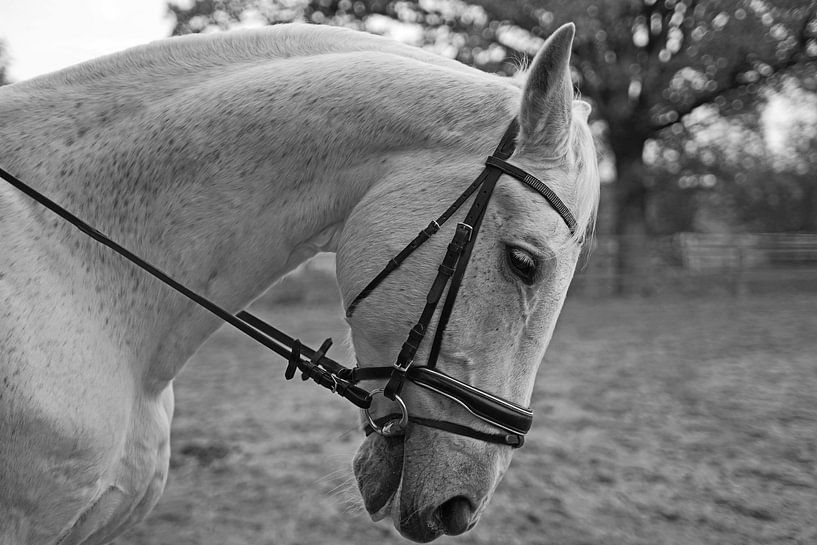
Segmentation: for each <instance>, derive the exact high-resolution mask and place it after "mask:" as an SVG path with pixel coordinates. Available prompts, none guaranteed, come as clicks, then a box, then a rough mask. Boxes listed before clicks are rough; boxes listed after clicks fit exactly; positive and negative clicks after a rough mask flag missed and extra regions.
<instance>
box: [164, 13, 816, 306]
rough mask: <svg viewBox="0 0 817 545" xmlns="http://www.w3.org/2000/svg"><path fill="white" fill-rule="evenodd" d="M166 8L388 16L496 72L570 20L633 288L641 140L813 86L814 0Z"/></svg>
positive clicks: (638, 260)
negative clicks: (787, 81) (704, 114)
mask: <svg viewBox="0 0 817 545" xmlns="http://www.w3.org/2000/svg"><path fill="white" fill-rule="evenodd" d="M170 9H171V11H172V12H173V13H174V15H175V16H176V18H177V25H176V28H175V29H174V33H186V32H198V31H201V30H203V29H204V28H206V27H207V26H209V25H216V26H219V27H222V28H223V27H226V26H229V25H230V24H233V23H235V22H238V21H241V20H243V19H245V18H247V17H248V16H252V17H255V18H256V19H260V20H264V21H266V22H279V21H282V20H292V19H295V18H302V19H306V20H308V21H313V22H321V23H322V22H326V23H331V24H339V25H344V26H353V27H356V28H367V27H371V23H373V22H375V23H376V22H377V21H378V19H377V18H378V17H379V18H382V17H389V18H391V19H393V20H396V21H400V22H402V23H403V24H411V25H419V26H420V27H421V28H422V32H421V33H419V35H418V37H417V38H416V41H417V42H418V45H425V46H426V47H430V48H435V49H437V50H438V51H440V52H442V53H444V54H449V55H450V56H455V57H457V58H458V59H460V60H461V61H463V62H466V63H469V64H473V65H476V66H478V67H480V68H483V69H486V70H493V71H504V72H512V71H513V69H514V63H513V61H508V60H507V58H508V57H517V58H520V57H521V58H523V59H524V58H525V57H527V56H529V55H531V54H533V53H535V52H536V50H537V49H538V47H539V45H540V44H541V43H542V40H543V38H544V37H545V36H547V35H548V34H549V33H550V32H551V31H552V30H553V29H555V28H556V27H557V26H558V25H560V24H562V23H564V22H566V21H573V22H575V23H576V26H577V36H576V40H575V42H574V50H573V53H574V55H573V68H574V74H575V77H576V80H577V84H578V86H579V88H580V89H581V92H582V94H583V96H584V97H585V98H587V99H589V100H591V101H592V102H593V103H594V106H595V118H596V119H598V120H601V121H603V122H604V125H605V126H606V128H607V130H606V132H607V140H608V145H609V148H610V149H611V151H612V154H613V159H614V161H615V166H616V174H617V179H616V182H615V183H614V184H613V188H614V191H613V194H614V199H613V200H614V201H615V202H614V203H613V204H614V206H615V216H614V217H615V222H614V223H615V225H614V226H613V231H614V233H615V234H617V235H620V239H619V240H620V246H619V255H618V267H619V271H618V272H619V274H618V277H619V278H620V279H621V284H620V285H619V286H618V288H619V291H622V292H628V291H634V290H638V289H640V286H638V285H636V284H634V283H631V280H630V279H638V278H643V275H638V274H630V273H632V272H636V271H634V269H640V268H643V267H644V266H645V263H644V262H643V260H644V256H646V249H645V248H646V245H645V244H646V240H645V238H646V235H647V233H648V226H647V221H646V217H647V216H646V213H647V202H648V197H649V194H650V192H651V186H650V184H649V183H648V182H649V177H648V175H647V173H646V170H645V165H644V160H643V154H644V147H645V145H646V144H647V143H648V142H649V141H651V140H661V139H662V138H663V137H664V135H665V134H667V133H669V134H673V132H676V133H677V132H682V131H683V127H682V126H681V125H680V122H681V121H683V119H684V118H685V117H687V116H688V115H690V114H691V113H692V112H694V111H695V110H696V109H698V108H700V107H702V106H706V105H708V106H710V107H711V108H712V109H713V111H715V112H717V113H718V114H719V115H724V116H728V115H731V114H732V113H734V112H742V111H745V110H746V109H747V108H749V107H751V106H753V105H755V104H756V102H757V101H758V100H762V94H760V93H759V92H758V91H759V90H761V89H762V88H764V86H767V85H773V84H774V83H776V82H777V81H778V80H779V78H780V77H781V76H782V75H784V74H786V75H793V76H795V77H797V78H799V79H800V80H801V81H802V83H803V85H804V86H806V87H810V88H814V87H815V86H817V80H815V76H814V75H813V72H814V66H815V64H817V63H816V62H815V61H817V16H816V15H815V13H816V12H817V0H790V1H787V2H772V1H770V0H707V1H702V0H469V1H468V2H464V1H461V0H418V1H416V2H405V1H393V0H356V1H352V0H267V1H263V0H196V1H195V2H194V3H193V5H192V6H191V7H189V8H180V7H178V6H173V5H171V6H170ZM809 70H811V72H809Z"/></svg>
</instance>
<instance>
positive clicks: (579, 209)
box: [570, 108, 601, 242]
mask: <svg viewBox="0 0 817 545" xmlns="http://www.w3.org/2000/svg"><path fill="white" fill-rule="evenodd" d="M570 154H571V155H572V159H573V163H574V165H575V169H576V191H575V195H576V208H575V210H574V213H575V215H576V231H575V233H574V234H573V240H574V241H577V242H578V241H581V240H582V239H583V238H584V237H585V236H589V235H591V234H592V233H593V230H594V228H595V223H596V214H597V212H598V206H599V194H600V189H601V188H600V186H599V169H598V161H597V157H596V147H595V145H594V142H593V135H592V133H591V132H590V127H589V126H588V124H587V121H586V120H585V119H584V116H583V114H579V113H577V112H576V108H574V111H573V123H571V129H570Z"/></svg>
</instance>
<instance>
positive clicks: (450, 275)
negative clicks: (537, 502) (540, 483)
mask: <svg viewBox="0 0 817 545" xmlns="http://www.w3.org/2000/svg"><path fill="white" fill-rule="evenodd" d="M518 131H519V127H518V124H517V122H516V120H515V119H514V120H513V121H512V122H511V124H510V126H509V127H508V129H507V130H506V131H505V134H504V135H503V137H502V140H501V141H500V143H499V146H497V148H496V150H495V151H494V153H493V154H492V155H491V156H489V157H488V159H487V160H486V162H485V168H484V170H483V171H482V173H481V174H480V175H479V176H478V177H477V179H476V180H474V182H473V183H472V184H471V185H469V186H468V187H467V188H466V189H465V191H464V192H463V193H462V194H461V195H460V196H459V197H457V199H456V200H455V201H454V202H453V203H452V204H451V206H449V207H448V208H447V209H446V210H445V212H443V214H442V215H441V216H440V217H439V218H437V219H436V220H434V221H432V222H431V223H429V224H428V226H427V227H426V228H425V229H423V230H422V231H420V233H419V234H418V235H417V236H416V237H415V238H414V240H412V241H411V242H410V243H409V244H408V245H407V246H406V247H405V248H403V250H401V251H400V252H399V253H398V254H397V255H396V256H395V257H393V258H392V259H391V260H389V262H388V264H387V265H386V266H385V267H384V268H383V270H382V271H380V273H378V274H377V276H375V278H374V279H372V281H371V282H369V283H368V284H367V285H366V287H364V288H363V290H362V291H361V292H360V294H359V295H358V296H357V297H355V299H354V300H353V301H352V302H351V304H350V305H349V307H348V308H347V309H346V316H347V317H350V316H352V313H353V312H354V311H355V309H356V308H357V306H358V305H359V304H360V302H361V301H363V300H364V299H365V298H366V297H367V296H368V295H369V294H371V292H372V291H373V290H374V289H375V288H377V286H378V285H379V284H380V283H381V282H382V281H383V280H384V279H385V278H386V277H388V276H389V274H391V273H392V272H393V271H394V270H395V269H397V268H398V267H399V266H400V264H401V263H402V262H403V261H405V259H406V258H407V257H408V256H409V255H411V253H412V252H414V251H415V250H416V249H417V248H419V247H420V246H421V245H422V244H423V243H425V242H426V241H427V240H428V239H429V238H431V236H433V235H434V234H435V233H436V232H437V231H439V229H440V226H442V225H443V224H444V223H445V222H446V221H447V220H448V219H449V218H450V217H451V216H452V215H453V214H454V212H456V211H457V210H458V209H459V208H460V207H461V206H462V205H463V204H464V203H465V201H466V200H468V198H469V197H470V196H471V195H473V194H474V193H475V192H476V196H475V197H474V201H473V203H472V204H471V208H470V209H469V211H468V213H467V214H466V216H465V219H464V220H463V221H462V222H460V223H458V224H457V227H456V231H455V233H454V237H453V239H452V240H451V242H450V243H449V245H448V249H447V251H446V253H445V255H444V257H443V260H442V263H441V264H440V266H439V268H438V272H437V276H436V278H435V279H434V281H433V282H432V284H431V288H430V289H429V291H428V295H427V296H426V305H425V307H424V308H423V311H422V313H421V314H420V318H419V319H418V321H417V323H416V324H415V325H414V327H412V328H411V330H410V331H409V334H408V337H407V339H406V341H405V342H404V343H403V346H402V348H401V350H400V353H399V354H398V356H397V359H396V361H395V363H394V365H391V366H387V367H359V366H357V367H353V368H348V367H345V366H343V365H341V364H339V363H338V362H336V361H334V360H332V359H331V358H329V357H327V356H326V352H327V350H328V349H329V347H330V346H331V345H332V340H331V339H326V340H325V341H324V342H323V343H322V344H321V346H320V347H319V348H318V349H317V350H313V349H311V348H309V347H308V346H305V345H304V344H302V343H301V342H300V341H299V340H298V339H293V338H292V337H290V336H289V335H287V334H286V333H284V332H283V331H280V330H279V329H276V328H275V327H273V326H272V325H270V324H268V323H266V322H264V321H263V320H261V319H260V318H258V317H257V316H254V315H252V314H250V313H249V312H246V311H241V312H239V313H237V314H235V315H233V314H231V313H230V312H228V311H226V310H225V309H224V308H222V307H220V306H219V305H217V304H215V303H214V302H212V301H210V300H209V299H207V298H206V297H204V296H202V295H200V294H198V293H196V292H194V291H193V290H191V289H189V288H187V287H186V286H184V285H183V284H181V283H179V282H177V281H176V280H174V279H173V278H171V277H170V276H168V275H167V274H165V273H164V272H162V271H161V270H159V269H157V268H156V267H154V266H153V265H151V264H150V263H148V262H147V261H145V260H143V259H142V258H140V257H139V256H137V255H135V254H133V253H132V252H130V251H129V250H128V249H126V248H124V247H123V246H121V245H119V244H118V243H116V242H115V241H113V240H111V239H110V238H109V237H107V236H106V235H104V234H103V233H101V232H99V231H98V230H96V229H94V228H93V227H91V226H90V225H88V224H87V223H85V222H84V221H82V220H81V219H80V218H78V217H77V216H75V215H73V214H72V213H71V212H69V211H67V210H66V209H65V208H63V207H62V206H60V205H59V204H57V203H55V202H54V201H52V200H50V199H49V198H48V197H46V196H45V195H43V194H42V193H39V192H38V191H36V190H34V189H33V188H31V187H30V186H28V185H27V184H25V183H24V182H22V181H21V180H20V179H18V178H16V177H15V176H13V175H12V174H10V173H8V172H7V171H5V170H4V169H2V168H0V178H3V179H4V180H5V181H7V182H8V183H9V184H11V185H12V186H14V187H15V188H17V189H18V190H20V191H21V192H23V193H25V194H26V195H28V196H29V197H31V198H32V199H33V200H35V201H37V202H38V203H40V204H42V205H43V206H45V207H46V208H48V209H49V210H51V211H52V212H54V213H55V214H57V215H58V216H60V217H61V218H62V219H64V220H65V221H67V222H68V223H70V224H71V225H73V226H74V227H76V228H77V229H79V230H80V231H82V232H83V233H85V234H86V235H88V236H89V237H91V238H92V239H94V240H96V241H97V242H99V243H100V244H102V245H104V246H107V247H108V248H110V249H112V250H113V251H115V252H116V253H118V254H120V255H121V256H122V257H124V258H126V259H127V260H129V261H131V262H132V263H134V264H135V265H137V266H138V267H140V268H141V269H143V270H144V271H146V272H147V273H149V274H151V275H153V276H154V277H156V278H157V279H159V280H160V281H162V282H163V283H165V284H166V285H168V286H169V287H171V288H173V289H174V290H176V291H178V292H179V293H181V294H182V295H184V296H186V297H187V298H189V299H190V300H192V301H193V302H195V303H196V304H198V305H200V306H201V307H203V308H204V309H206V310H208V311H209V312H211V313H212V314H214V315H216V316H217V317H219V318H220V319H222V320H223V321H225V322H227V323H229V324H230V325H232V326H234V327H235V328H237V329H238V330H240V331H242V332H243V333H245V334H246V335H248V336H250V337H252V338H253V339H255V340H256V341H258V342H259V343H261V344H263V345H264V346H266V347H267V348H269V349H270V350H272V351H273V352H275V353H276V354H279V355H280V356H283V357H284V358H286V359H287V360H288V365H287V368H286V372H285V377H286V379H287V380H290V379H292V378H294V376H295V374H296V372H298V371H300V372H301V378H302V379H303V380H307V379H312V380H313V381H315V382H316V383H317V384H319V385H321V386H323V387H325V388H328V389H329V390H331V391H332V392H335V393H337V394H338V395H340V396H342V397H344V398H346V399H348V400H349V401H351V402H352V403H353V404H354V405H356V406H357V407H359V408H361V409H363V410H364V411H365V412H366V416H367V418H368V421H369V424H368V426H366V434H367V435H369V434H370V433H372V432H376V433H379V434H381V435H384V436H396V435H401V434H403V433H405V430H406V427H407V426H408V423H409V422H411V423H414V424H416V425H421V426H427V427H432V428H437V429H440V430H444V431H447V432H450V433H454V434H458V435H464V436H467V437H472V438H475V439H479V440H481V441H486V442H489V443H497V444H504V445H509V446H512V447H515V448H516V447H520V446H522V444H523V443H524V435H525V434H526V433H527V432H528V431H529V430H530V427H531V423H532V421H533V412H532V411H531V410H530V409H529V408H525V407H522V406H521V405H517V404H516V403H513V402H511V401H508V400H505V399H503V398H501V397H498V396H496V395H494V394H491V393H489V392H486V391H484V390H481V389H479V388H476V387H474V386H471V385H469V384H467V383H465V382H462V381H460V380H458V379H456V378H454V377H452V376H449V375H447V374H445V373H443V372H441V371H439V370H438V369H437V368H436V364H437V358H438V356H439V353H440V347H441V345H442V341H443V334H444V332H445V328H446V325H447V324H448V320H449V318H450V316H451V311H452V309H453V307H454V302H455V300H456V297H457V292H458V291H459V288H460V285H461V284H462V279H463V276H464V274H465V269H466V267H467V266H468V261H469V259H470V257H471V251H472V250H473V248H474V243H475V241H476V237H477V233H478V232H479V229H480V226H481V225H482V219H483V217H484V215H485V208H486V207H487V204H488V201H489V200H490V198H491V194H492V193H493V190H494V187H495V185H496V182H497V181H498V180H499V178H500V176H501V175H502V174H508V175H510V176H512V177H513V178H516V179H517V180H519V181H520V182H522V183H524V184H525V185H527V186H528V187H530V188H532V189H534V190H535V191H537V192H538V193H540V194H541V195H542V196H543V197H544V198H545V199H546V200H547V201H548V203H550V205H551V206H552V207H553V208H554V209H555V210H556V211H557V212H558V213H559V215H560V216H561V217H562V218H563V219H564V221H565V223H566V224H567V226H568V227H569V228H570V231H571V233H574V232H575V230H576V220H575V219H574V217H573V215H572V214H571V213H570V211H569V210H568V208H567V207H566V206H565V204H564V203H563V202H562V200H561V199H559V197H558V196H557V195H556V193H554V192H553V190H552V189H550V188H549V187H548V186H547V185H545V184H544V183H542V182H541V181H540V180H538V179H537V178H536V177H534V176H532V175H530V174H528V173H527V172H525V171H524V170H522V169H520V168H518V167H516V166H514V165H512V164H510V163H508V162H507V159H509V158H510V156H511V155H512V153H513V151H514V149H515V139H516V135H517V133H518ZM477 190H478V191H477ZM449 281H450V283H451V284H450V287H449V289H448V293H447V295H446V297H445V301H444V302H443V306H442V309H441V311H440V317H439V320H438V322H437V327H436V333H435V336H434V339H433V341H432V345H431V351H430V353H429V357H428V361H427V362H426V365H424V366H418V365H413V362H414V356H415V354H416V352H417V350H418V348H419V346H420V343H421V342H422V340H423V339H424V337H425V334H426V332H427V331H428V329H429V325H430V323H431V319H432V317H433V315H434V313H435V311H436V309H437V306H438V305H439V302H440V300H441V298H442V295H443V293H444V292H445V288H446V286H447V285H448V283H449ZM375 379H388V381H387V383H386V385H385V386H384V387H383V388H379V389H376V390H373V391H371V392H369V391H367V390H365V389H363V388H361V387H359V386H358V385H357V384H358V383H359V382H361V381H368V380H375ZM406 381H409V382H412V383H414V384H416V385H417V386H419V387H421V388H424V389H426V390H429V391H431V392H434V393H436V394H438V395H440V396H443V397H445V398H447V399H450V400H451V401H453V402H455V403H457V404H458V405H459V406H461V407H463V408H464V409H465V410H467V411H468V412H469V413H470V414H472V415H473V416H475V417H477V418H478V419H479V420H481V421H483V422H485V423H487V424H489V425H491V426H492V427H494V428H497V429H499V430H501V433H487V432H483V431H480V430H477V429H474V428H471V427H468V426H465V425H462V424H456V423H453V422H448V421H443V420H434V419H430V418H424V417H419V416H416V415H409V412H408V408H407V407H406V404H405V403H404V402H403V400H402V398H401V397H400V392H401V390H402V388H403V386H404V384H405V382H406ZM381 394H382V395H383V396H384V397H385V398H387V399H389V400H392V401H393V402H394V403H395V404H396V405H397V406H398V407H399V409H400V413H395V414H389V415H386V416H384V417H379V418H374V417H373V416H372V415H371V413H370V408H371V405H372V400H373V398H374V396H376V395H381Z"/></svg>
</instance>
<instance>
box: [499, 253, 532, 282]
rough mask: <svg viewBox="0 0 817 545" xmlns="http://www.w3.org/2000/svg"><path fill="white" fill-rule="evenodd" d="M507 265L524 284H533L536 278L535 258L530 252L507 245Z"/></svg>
mask: <svg viewBox="0 0 817 545" xmlns="http://www.w3.org/2000/svg"><path fill="white" fill-rule="evenodd" d="M506 255H507V258H508V266H510V268H511V271H513V273H514V274H515V275H516V276H518V277H519V278H520V279H521V280H522V282H524V283H525V284H528V285H530V284H533V282H534V280H536V265H537V263H536V259H535V258H534V257H533V256H532V255H531V254H530V252H528V251H526V250H523V249H522V248H515V247H512V246H509V247H508V249H507V254H506Z"/></svg>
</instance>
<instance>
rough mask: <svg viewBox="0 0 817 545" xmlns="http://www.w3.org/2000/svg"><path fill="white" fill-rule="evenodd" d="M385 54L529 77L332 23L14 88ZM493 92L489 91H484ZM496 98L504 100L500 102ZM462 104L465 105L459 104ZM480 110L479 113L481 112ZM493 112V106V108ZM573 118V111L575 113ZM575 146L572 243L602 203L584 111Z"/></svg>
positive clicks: (207, 38)
mask: <svg viewBox="0 0 817 545" xmlns="http://www.w3.org/2000/svg"><path fill="white" fill-rule="evenodd" d="M347 52H348V53H352V52H379V53H384V54H390V55H396V56H399V57H404V58H407V59H412V60H415V61H419V62H422V63H426V64H429V65H433V66H437V67H440V68H443V69H446V70H451V71H455V72H458V73H461V74H464V75H468V76H470V78H484V80H485V81H486V83H487V82H489V81H490V82H491V83H494V84H495V83H498V82H501V83H502V84H504V85H507V86H513V87H517V88H521V87H523V86H524V84H525V81H526V79H527V70H526V69H525V67H524V66H521V67H520V71H519V72H518V73H517V74H516V76H514V77H513V78H501V77H498V76H496V75H494V74H488V73H485V72H482V71H480V70H477V69H475V68H472V67H469V66H466V65H464V64H462V63H460V62H458V61H455V60H453V59H449V58H445V57H442V56H439V55H436V54H433V53H430V52H428V51H425V50H423V49H420V48H417V47H413V46H410V45H406V44H403V43H400V42H396V41H394V40H390V39H388V38H384V37H381V36H377V35H373V34H368V33H362V32H356V31H353V30H349V29H344V28H339V27H331V26H326V25H313V24H305V23H289V24H279V25H272V26H266V27H261V28H255V29H243V30H236V31H231V32H224V33H212V34H191V35H186V36H180V37H174V38H166V39H163V40H157V41H154V42H150V43H148V44H145V45H142V46H137V47H133V48H130V49H127V50H125V51H121V52H118V53H113V54H110V55H106V56H103V57H100V58H97V59H93V60H89V61H86V62H83V63H80V64H78V65H75V66H71V67H68V68H64V69H62V70H59V71H57V72H53V73H51V74H46V75H43V76H39V77H36V78H34V79H31V80H28V81H25V82H21V83H18V84H15V85H14V86H13V87H18V88H21V87H29V86H30V88H35V89H36V88H54V87H61V86H65V85H76V84H80V85H81V84H83V83H89V82H93V81H95V80H100V79H104V78H108V77H110V76H111V75H116V74H118V75H121V77H123V78H127V77H128V75H129V74H135V73H141V74H146V73H147V74H156V77H157V78H164V79H167V78H168V77H172V76H173V75H174V74H176V73H178V71H179V70H178V69H179V68H182V69H183V71H185V72H206V71H208V70H212V69H214V68H218V67H221V66H228V65H236V64H255V63H262V62H268V61H270V60H272V59H286V58H293V57H296V58H297V57H308V56H315V55H322V54H329V53H347ZM486 87H487V86H485V87H483V90H484V89H485V88H486ZM495 99H496V100H501V99H499V97H495ZM460 106H462V103H461V104H460ZM483 106H484V105H482V106H481V107H480V109H483ZM490 109H491V108H488V110H490ZM574 112H575V109H574ZM571 127H572V128H571V134H570V136H569V144H570V145H569V146H567V149H566V155H565V157H564V158H563V159H564V161H566V162H567V163H568V164H572V165H574V166H575V169H576V172H577V186H576V188H575V203H576V210H575V215H576V220H577V229H576V234H575V238H574V241H579V240H581V239H583V238H584V236H585V234H586V233H588V232H591V231H592V228H593V225H594V222H595V217H596V211H597V207H598V199H599V183H598V179H599V176H598V168H597V164H596V155H595V151H594V146H593V137H592V134H591V133H590V130H589V128H588V126H587V123H586V122H585V120H584V116H583V115H582V114H579V113H575V114H574V122H573V123H572V124H571Z"/></svg>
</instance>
